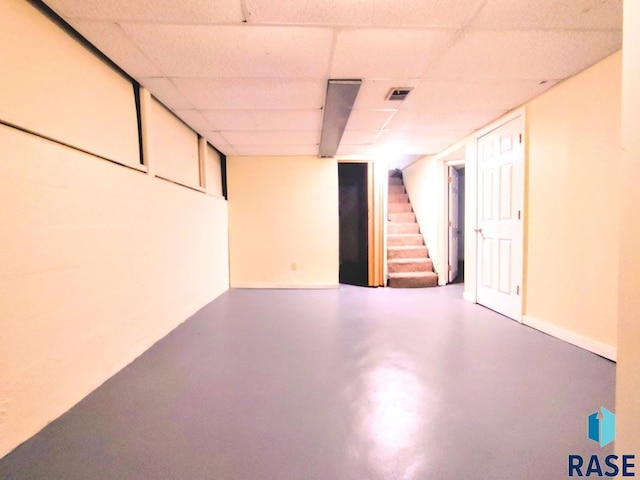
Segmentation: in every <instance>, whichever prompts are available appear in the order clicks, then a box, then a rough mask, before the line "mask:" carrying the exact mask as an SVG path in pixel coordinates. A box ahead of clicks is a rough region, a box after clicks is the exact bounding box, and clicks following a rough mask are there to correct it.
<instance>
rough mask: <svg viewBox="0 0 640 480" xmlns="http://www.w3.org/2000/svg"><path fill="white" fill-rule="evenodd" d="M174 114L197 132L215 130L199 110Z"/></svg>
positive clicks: (178, 111) (180, 111)
mask: <svg viewBox="0 0 640 480" xmlns="http://www.w3.org/2000/svg"><path fill="white" fill-rule="evenodd" d="M174 113H175V114H176V115H177V116H178V117H180V118H181V119H182V121H183V122H185V123H186V124H187V125H189V126H190V127H191V128H193V129H194V130H195V131H197V132H204V131H207V130H215V127H213V126H211V124H210V123H209V122H208V121H207V119H206V118H205V117H204V115H202V112H200V111H199V110H176V111H175V112H174Z"/></svg>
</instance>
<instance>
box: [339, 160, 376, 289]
mask: <svg viewBox="0 0 640 480" xmlns="http://www.w3.org/2000/svg"><path fill="white" fill-rule="evenodd" d="M367 182H368V180H367V164H366V163H339V164H338V195H339V199H338V210H339V215H340V223H339V225H340V283H348V284H351V285H360V286H367V285H368V284H369V255H368V243H369V237H368V234H369V223H368V218H369V215H368V191H367Z"/></svg>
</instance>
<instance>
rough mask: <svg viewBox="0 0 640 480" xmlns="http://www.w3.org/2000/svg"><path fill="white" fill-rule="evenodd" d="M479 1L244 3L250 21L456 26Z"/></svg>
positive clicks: (270, 0) (266, 0)
mask: <svg viewBox="0 0 640 480" xmlns="http://www.w3.org/2000/svg"><path fill="white" fill-rule="evenodd" d="M479 3H481V2H480V1H479V0H456V1H455V2H452V1H450V0H430V1H428V2H427V1H424V0H404V1H402V2H390V1H389V0H315V1H312V2H303V1H300V0H280V1H277V2H276V1H273V0H247V7H248V10H249V12H250V13H251V17H250V19H251V21H252V22H257V23H278V24H313V25H319V24H329V25H353V26H356V25H357V26H362V25H376V26H440V27H442V26H448V27H459V26H461V25H462V24H464V23H465V22H466V21H467V20H469V18H470V17H471V16H472V15H473V13H474V12H475V10H476V8H477V5H478V4H479Z"/></svg>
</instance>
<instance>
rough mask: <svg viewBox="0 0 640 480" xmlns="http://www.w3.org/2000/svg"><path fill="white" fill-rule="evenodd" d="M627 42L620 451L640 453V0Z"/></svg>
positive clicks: (628, 5)
mask: <svg viewBox="0 0 640 480" xmlns="http://www.w3.org/2000/svg"><path fill="white" fill-rule="evenodd" d="M623 45H624V54H623V56H624V58H623V73H622V82H623V83H622V147H623V154H622V169H621V170H622V171H621V177H620V178H621V183H618V185H619V186H621V203H620V205H621V207H620V272H619V274H620V275H619V294H620V295H619V303H618V322H619V323H618V366H617V370H616V372H617V378H616V387H617V388H616V398H617V400H616V414H617V428H618V432H617V433H618V436H617V438H616V452H617V453H619V454H635V455H640V411H639V405H640V373H639V372H640V295H639V294H638V292H640V215H638V206H639V205H640V188H638V179H639V178H640V135H638V125H640V92H639V91H638V85H640V3H639V2H638V1H637V0H625V2H624V39H623ZM637 458H638V457H637V456H636V464H637Z"/></svg>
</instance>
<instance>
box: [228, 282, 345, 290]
mask: <svg viewBox="0 0 640 480" xmlns="http://www.w3.org/2000/svg"><path fill="white" fill-rule="evenodd" d="M338 287H339V284H338V283H262V282H256V283H254V282H248V283H232V284H231V288H261V289H270V288H272V289H307V290H309V289H312V290H313V289H316V290H325V289H331V288H338Z"/></svg>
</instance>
